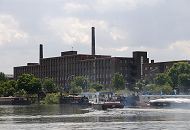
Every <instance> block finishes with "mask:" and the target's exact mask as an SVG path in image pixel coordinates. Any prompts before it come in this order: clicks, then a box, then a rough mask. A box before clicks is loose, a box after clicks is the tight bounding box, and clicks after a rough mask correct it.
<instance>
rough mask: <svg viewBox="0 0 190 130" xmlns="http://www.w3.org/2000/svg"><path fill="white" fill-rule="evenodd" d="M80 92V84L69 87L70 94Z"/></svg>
mask: <svg viewBox="0 0 190 130" xmlns="http://www.w3.org/2000/svg"><path fill="white" fill-rule="evenodd" d="M81 92H82V88H81V86H73V87H71V88H70V90H69V93H70V94H78V93H81Z"/></svg>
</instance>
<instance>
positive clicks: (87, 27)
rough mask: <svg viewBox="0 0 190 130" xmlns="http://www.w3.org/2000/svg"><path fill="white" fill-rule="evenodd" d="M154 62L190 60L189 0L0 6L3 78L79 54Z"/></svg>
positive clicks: (64, 0) (14, 0)
mask: <svg viewBox="0 0 190 130" xmlns="http://www.w3.org/2000/svg"><path fill="white" fill-rule="evenodd" d="M92 26H95V28H96V53H97V54H108V55H112V56H126V57H131V56H132V51H135V50H138V51H141V50H142V51H148V56H149V57H150V59H155V61H170V60H185V59H190V0H0V61H1V64H0V72H4V73H7V74H12V73H13V67H14V66H21V65H26V63H27V62H38V57H39V56H38V54H39V52H38V51H39V44H44V56H45V57H51V56H59V55H60V52H61V51H67V50H71V49H72V47H73V49H74V50H77V51H78V52H79V53H83V54H90V52H91V50H90V48H91V46H90V45H91V27H92Z"/></svg>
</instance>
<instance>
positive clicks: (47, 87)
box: [42, 78, 58, 93]
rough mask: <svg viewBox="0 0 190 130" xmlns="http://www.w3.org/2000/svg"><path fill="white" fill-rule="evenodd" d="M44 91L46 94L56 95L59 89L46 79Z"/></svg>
mask: <svg viewBox="0 0 190 130" xmlns="http://www.w3.org/2000/svg"><path fill="white" fill-rule="evenodd" d="M42 89H43V91H44V92H45V93H55V92H58V88H57V86H56V85H55V83H54V81H53V80H52V79H50V78H45V79H44V80H43V85H42Z"/></svg>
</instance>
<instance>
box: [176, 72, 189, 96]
mask: <svg viewBox="0 0 190 130" xmlns="http://www.w3.org/2000/svg"><path fill="white" fill-rule="evenodd" d="M178 78H179V84H180V88H179V89H181V91H183V92H184V93H188V91H189V89H190V74H180V75H179V76H178Z"/></svg>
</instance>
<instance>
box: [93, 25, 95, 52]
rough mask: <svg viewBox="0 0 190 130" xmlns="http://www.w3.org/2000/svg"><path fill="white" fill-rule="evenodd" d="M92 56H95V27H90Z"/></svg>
mask: <svg viewBox="0 0 190 130" xmlns="http://www.w3.org/2000/svg"><path fill="white" fill-rule="evenodd" d="M92 55H95V27H92Z"/></svg>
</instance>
